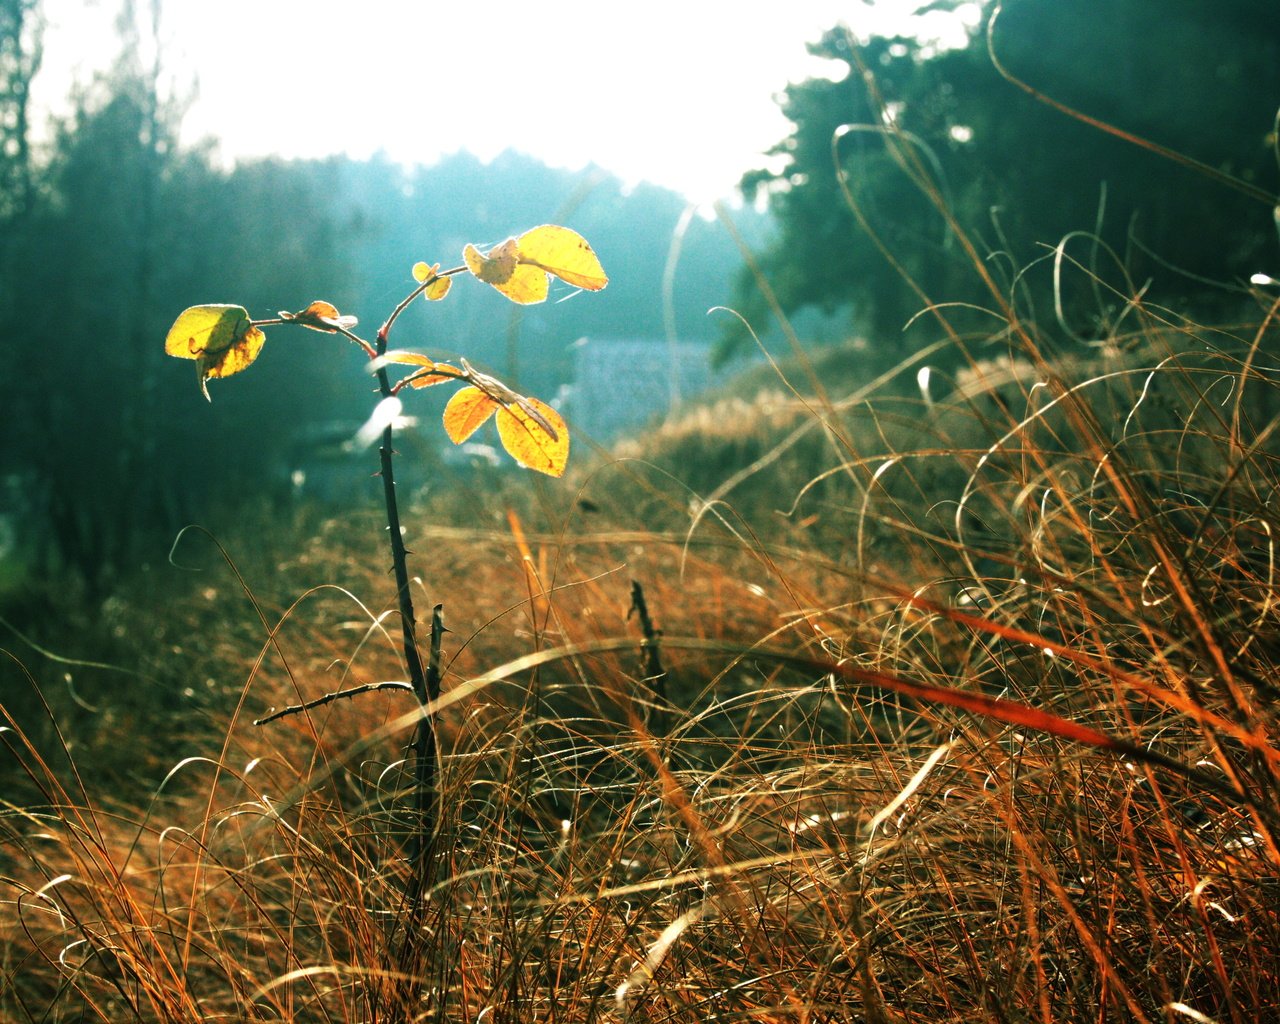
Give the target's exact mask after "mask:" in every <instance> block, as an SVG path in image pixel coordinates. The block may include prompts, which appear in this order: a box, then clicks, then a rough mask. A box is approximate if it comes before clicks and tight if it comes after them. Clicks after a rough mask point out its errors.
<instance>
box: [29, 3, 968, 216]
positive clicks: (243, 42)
mask: <svg viewBox="0 0 1280 1024" xmlns="http://www.w3.org/2000/svg"><path fill="white" fill-rule="evenodd" d="M917 6H919V5H918V4H917V3H914V2H911V0H889V2H879V3H874V4H864V5H857V4H852V5H851V4H850V3H848V2H847V0H811V2H806V3H799V4H792V5H788V6H786V7H784V8H779V9H772V10H770V11H769V12H768V14H767V16H766V15H764V14H762V13H760V12H756V11H751V10H749V9H747V10H744V9H743V8H742V7H741V6H739V5H731V4H728V3H719V2H714V3H706V4H688V3H683V4H681V3H674V2H671V0H657V2H654V3H649V4H645V5H643V6H642V5H638V4H607V5H606V4H595V3H590V4H589V3H585V2H582V0H575V2H571V3H565V4H557V5H553V6H531V5H522V4H515V3H506V2H497V3H494V4H489V5H486V6H484V7H483V8H481V7H479V6H476V5H464V4H455V5H432V6H430V7H424V6H423V5H421V4H418V3H411V2H406V0H390V2H382V3H377V4H372V5H367V6H366V7H364V8H362V9H361V10H360V11H359V13H358V14H357V15H355V16H353V15H352V13H351V8H350V6H349V5H347V4H339V3H333V2H319V3H309V4H306V5H303V4H302V3H299V2H291V0H282V2H277V3H272V4H262V3H258V2H256V0H224V2H223V3H219V4H216V5H214V4H190V5H185V4H184V5H168V6H165V7H163V8H162V20H161V25H160V32H159V44H160V53H161V79H162V84H163V85H164V87H166V88H167V89H169V90H170V91H171V92H172V93H173V94H175V95H177V96H193V97H194V99H193V100H192V102H191V104H190V107H189V109H188V112H187V115H186V118H185V120H184V128H183V134H184V140H185V141H187V142H195V141H198V140H200V139H204V138H212V139H216V140H217V141H218V144H219V147H220V150H221V153H222V155H223V157H224V159H228V160H234V159H236V158H239V157H251V156H261V155H266V154H279V155H282V156H285V157H319V156H327V155H330V154H334V153H346V154H349V155H352V156H355V157H358V158H360V157H368V156H371V155H373V154H375V153H382V154H385V155H387V156H388V157H390V158H391V159H394V160H397V161H402V162H405V163H430V162H432V161H434V160H436V159H438V158H439V157H441V156H443V155H445V154H448V153H452V152H456V151H458V150H464V149H465V150H469V151H471V152H472V153H474V154H475V155H477V156H478V157H480V158H481V159H486V160H487V159H491V158H493V157H494V156H496V155H498V154H499V153H501V152H502V151H504V150H506V149H514V150H518V151H520V152H523V153H527V154H529V155H531V156H534V157H537V158H539V159H541V160H544V161H545V162H547V163H548V164H551V165H553V166H558V167H571V168H577V167H581V166H585V165H588V164H595V165H598V166H600V167H603V168H605V169H606V170H608V171H610V172H612V173H614V174H617V175H619V176H620V177H621V178H623V179H624V180H625V181H628V182H638V181H642V180H643V181H649V182H652V183H655V184H659V185H663V186H666V187H669V188H672V189H675V190H677V191H680V192H683V193H684V194H686V195H687V196H689V197H690V198H691V199H695V200H697V201H702V202H706V201H710V200H714V199H718V198H722V197H725V196H727V195H729V194H731V193H732V192H733V189H734V187H735V185H736V183H737V181H738V178H739V177H740V176H741V175H742V173H743V172H744V171H746V170H748V169H750V168H752V167H756V166H760V165H761V164H762V163H763V161H764V158H763V156H762V154H763V153H764V152H765V151H766V150H767V149H768V148H769V147H770V146H771V145H773V144H774V143H775V142H776V141H777V140H778V139H780V138H782V137H783V136H784V135H785V134H786V132H787V129H788V126H787V123H786V121H785V119H784V118H783V117H782V114H781V113H780V111H779V110H778V108H777V105H776V102H775V99H776V96H777V94H778V93H779V92H780V91H781V90H782V89H783V88H784V87H785V86H786V85H787V83H788V82H793V81H800V80H803V79H804V78H807V77H818V76H835V77H839V76H840V75H841V74H842V73H843V72H842V69H840V67H839V66H838V65H833V64H832V62H829V61H821V60H818V59H817V58H815V57H813V56H811V55H810V54H809V53H808V51H807V48H806V44H808V43H811V42H815V41H816V40H817V39H818V38H820V36H821V34H822V33H823V32H824V31H825V30H827V29H829V28H832V27H834V26H836V25H837V24H839V23H841V21H842V19H848V21H849V25H850V28H851V30H852V31H853V32H855V34H857V35H860V36H862V35H867V34H869V33H871V32H873V31H875V32H880V31H885V30H886V27H889V28H892V29H893V30H906V29H907V28H908V27H909V26H910V25H911V24H917V25H921V26H923V28H922V31H924V32H925V33H926V34H929V35H932V36H934V37H937V38H939V39H940V41H941V42H942V43H943V45H946V44H947V43H949V42H953V41H955V40H954V39H953V38H952V37H953V36H955V35H956V34H957V33H960V34H962V33H963V27H962V26H963V24H964V23H965V22H968V21H971V20H972V18H973V17H974V16H975V14H974V12H976V6H974V9H973V11H970V10H969V9H968V8H967V7H966V8H964V9H962V11H961V13H960V16H959V17H958V18H955V17H950V16H947V17H943V18H939V16H938V15H937V14H936V13H935V14H932V15H926V16H923V17H921V18H919V19H916V20H915V21H914V22H913V21H911V20H909V19H908V18H907V15H908V14H909V12H910V11H911V10H912V9H914V8H915V7H917ZM47 8H48V11H47V13H48V17H49V23H50V27H49V32H48V36H47V39H46V76H47V81H46V83H45V87H44V89H43V90H42V95H44V96H50V97H53V96H63V95H66V94H67V85H68V84H69V83H71V82H77V81H78V82H81V83H83V82H85V81H87V80H88V79H89V78H90V77H91V75H92V74H93V73H94V72H95V71H96V70H101V68H100V65H99V64H98V63H97V62H99V61H101V60H103V59H104V58H103V56H102V51H101V47H100V45H99V41H100V40H101V39H102V38H104V37H109V36H110V35H111V31H112V28H111V20H112V18H113V17H114V14H113V11H111V10H107V9H105V8H104V7H99V6H96V5H95V6H92V7H86V6H85V5H83V4H81V3H78V2H74V3H73V2H71V0H50V2H49V3H48V5H47ZM139 36H140V39H139V54H140V58H141V59H142V60H144V61H145V60H148V59H149V55H150V54H151V53H153V52H154V50H153V49H152V47H151V42H152V40H151V39H150V38H149V37H150V30H149V29H147V28H145V27H144V28H143V29H141V30H140V31H139ZM50 105H51V106H52V104H50ZM55 112H56V111H55Z"/></svg>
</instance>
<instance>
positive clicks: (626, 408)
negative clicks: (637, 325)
mask: <svg viewBox="0 0 1280 1024" xmlns="http://www.w3.org/2000/svg"><path fill="white" fill-rule="evenodd" d="M717 379H718V375H717V374H716V373H715V372H714V371H713V370H712V368H711V346H710V344H708V343H706V342H693V341H682V342H676V343H675V344H674V345H673V344H672V343H670V342H667V341H664V340H662V339H660V338H608V339H606V338H599V339H597V338H592V339H590V340H588V341H585V342H584V343H582V344H581V345H580V346H579V347H578V348H577V349H576V350H575V351H574V363H573V385H572V387H571V388H570V389H569V391H568V397H567V400H566V401H565V403H564V413H565V416H566V418H567V419H568V420H569V423H570V425H571V426H572V427H573V428H574V429H575V430H577V431H578V432H580V433H582V434H584V435H585V436H587V437H590V438H592V439H593V440H595V441H603V442H607V441H614V440H617V439H618V438H619V437H621V436H623V435H625V434H626V433H627V431H628V430H633V429H636V428H639V427H643V426H644V425H645V424H647V423H650V422H652V421H654V420H657V419H660V418H661V417H664V416H666V415H667V413H669V412H670V411H671V410H672V409H673V408H675V407H676V406H678V405H679V404H680V403H681V402H683V401H686V400H687V399H689V398H692V397H694V396H695V395H697V394H699V393H700V392H703V391H705V390H706V389H707V388H708V387H710V386H711V385H712V384H714V383H716V381H717Z"/></svg>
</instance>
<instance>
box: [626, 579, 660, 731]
mask: <svg viewBox="0 0 1280 1024" xmlns="http://www.w3.org/2000/svg"><path fill="white" fill-rule="evenodd" d="M632 612H635V614H636V618H638V619H639V620H640V630H641V632H643V633H644V643H642V644H641V650H642V651H643V652H644V678H645V680H646V681H647V682H648V683H649V685H650V686H652V687H653V693H654V696H655V697H657V698H658V704H659V709H660V710H659V712H658V715H657V716H656V719H657V720H656V721H655V723H654V724H655V726H656V727H658V728H659V729H660V728H661V726H662V725H663V724H664V719H665V717H666V713H665V708H666V704H667V670H666V669H665V668H663V667H662V652H661V650H660V649H659V647H660V645H661V642H662V630H660V629H658V628H657V627H656V626H654V624H653V619H651V618H650V617H649V605H648V603H647V602H646V601H645V599H644V588H643V587H642V586H640V582H639V581H638V580H632V581H631V608H630V610H629V611H628V612H627V618H630V617H631V613H632Z"/></svg>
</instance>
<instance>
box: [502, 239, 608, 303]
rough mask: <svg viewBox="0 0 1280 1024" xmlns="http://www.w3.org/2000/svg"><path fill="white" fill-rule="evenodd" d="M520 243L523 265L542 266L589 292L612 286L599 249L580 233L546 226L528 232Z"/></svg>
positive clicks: (561, 278) (549, 272)
mask: <svg viewBox="0 0 1280 1024" xmlns="http://www.w3.org/2000/svg"><path fill="white" fill-rule="evenodd" d="M517 241H518V244H519V256H518V259H519V261H520V263H521V264H524V265H528V266H532V267H538V268H539V269H541V270H545V271H546V272H547V273H548V274H554V275H555V276H556V277H558V278H560V280H562V281H564V282H566V283H568V284H571V285H573V286H574V287H576V288H583V289H586V290H587V291H589V292H598V291H599V290H600V289H601V288H603V287H604V286H605V285H607V284H608V283H609V278H608V277H606V276H605V272H604V267H602V266H601V265H600V259H599V257H598V256H596V254H595V250H594V249H592V248H591V245H590V244H589V243H588V242H587V240H586V239H585V238H583V237H582V236H581V235H580V234H578V233H577V232H576V231H571V230H570V229H569V228H562V227H560V226H559V225H558V224H543V225H542V226H541V227H536V228H531V229H530V230H528V231H526V232H525V233H524V234H523V235H521V236H520V238H519V239H518V240H517Z"/></svg>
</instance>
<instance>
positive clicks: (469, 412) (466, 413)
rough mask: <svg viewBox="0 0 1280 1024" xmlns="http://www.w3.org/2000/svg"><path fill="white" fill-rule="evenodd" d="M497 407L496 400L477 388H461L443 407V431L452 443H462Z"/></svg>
mask: <svg viewBox="0 0 1280 1024" xmlns="http://www.w3.org/2000/svg"><path fill="white" fill-rule="evenodd" d="M498 407H499V406H498V403H497V401H495V400H494V399H493V398H491V397H490V396H488V395H486V394H485V393H484V392H483V391H481V390H480V389H479V388H473V387H465V388H462V389H461V390H459V391H458V393H457V394H455V395H454V396H453V397H452V398H450V399H449V404H448V405H446V406H445V407H444V431H445V433H446V434H448V435H449V440H450V441H452V442H453V443H454V444H462V442H463V441H465V440H466V439H467V438H469V437H470V436H471V435H472V434H474V433H475V432H476V431H477V430H479V429H480V427H481V426H482V425H483V424H484V421H485V420H487V419H488V418H489V417H490V416H492V415H493V413H494V410H496V409H497V408H498Z"/></svg>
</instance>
